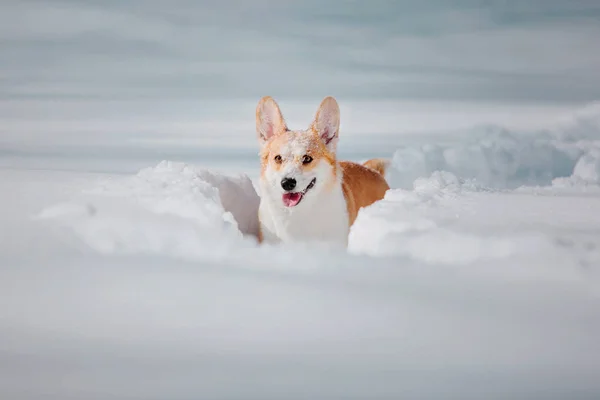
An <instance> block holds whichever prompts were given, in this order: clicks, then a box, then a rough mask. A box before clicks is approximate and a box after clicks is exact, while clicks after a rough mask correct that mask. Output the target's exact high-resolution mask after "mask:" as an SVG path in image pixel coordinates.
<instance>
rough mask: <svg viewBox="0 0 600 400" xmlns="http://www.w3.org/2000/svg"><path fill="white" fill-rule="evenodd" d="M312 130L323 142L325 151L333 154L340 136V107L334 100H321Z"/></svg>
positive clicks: (329, 98) (327, 98)
mask: <svg viewBox="0 0 600 400" xmlns="http://www.w3.org/2000/svg"><path fill="white" fill-rule="evenodd" d="M312 129H313V130H314V131H315V132H316V133H317V135H319V137H320V138H321V140H323V143H325V146H327V149H328V150H329V151H331V152H335V150H336V147H337V142H338V139H339V135H340V133H339V131H340V107H339V106H338V103H337V101H336V100H335V98H333V97H331V96H328V97H325V98H324V99H323V101H322V102H321V105H320V106H319V109H318V110H317V115H316V116H315V121H314V122H313V125H312Z"/></svg>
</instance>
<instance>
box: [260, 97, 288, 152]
mask: <svg viewBox="0 0 600 400" xmlns="http://www.w3.org/2000/svg"><path fill="white" fill-rule="evenodd" d="M287 129H288V128H287V125H286V124H285V120H284V119H283V115H281V111H280V110H279V106H278V105H277V103H276V102H275V100H273V98H272V97H271V96H265V97H263V98H262V99H260V101H259V102H258V105H257V106H256V133H257V135H258V141H259V142H260V143H261V145H262V144H265V143H266V142H267V141H268V140H269V139H271V138H272V137H273V136H275V135H279V134H280V133H282V132H285V131H287Z"/></svg>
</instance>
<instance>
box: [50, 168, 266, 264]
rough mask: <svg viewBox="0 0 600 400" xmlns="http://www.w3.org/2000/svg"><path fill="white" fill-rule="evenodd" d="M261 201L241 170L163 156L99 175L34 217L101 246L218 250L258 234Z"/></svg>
mask: <svg viewBox="0 0 600 400" xmlns="http://www.w3.org/2000/svg"><path fill="white" fill-rule="evenodd" d="M258 203H259V197H258V195H257V194H256V191H255V190H254V187H253V185H252V182H251V181H250V179H249V178H248V177H247V176H245V175H240V176H237V177H230V176H225V175H219V174H215V173H212V172H211V171H207V170H204V169H198V168H195V167H193V166H190V165H187V164H185V163H176V162H169V161H163V162H161V163H159V164H158V165H157V166H156V167H153V168H145V169H143V170H141V171H140V172H139V173H138V174H136V175H134V176H131V177H113V178H110V179H107V180H104V181H101V182H98V185H97V186H95V187H94V188H93V189H89V190H86V191H85V192H84V193H82V195H81V196H80V197H78V198H77V199H73V200H72V201H70V202H68V203H63V204H58V205H55V206H52V207H49V208H46V209H44V210H43V211H42V212H41V213H40V214H39V217H40V218H41V219H45V220H50V219H51V220H55V221H58V222H59V223H61V224H62V225H63V226H66V227H68V228H70V229H72V230H73V231H74V232H75V233H76V234H77V236H78V237H79V238H81V239H82V240H83V241H84V242H85V243H86V244H88V245H89V246H90V247H91V248H92V249H94V250H96V251H99V252H101V253H125V254H132V253H150V254H170V255H175V256H182V257H186V258H195V257H197V256H199V255H202V256H207V255H211V256H212V257H219V256H221V255H223V254H224V253H226V252H227V251H229V250H228V249H230V248H231V246H232V245H233V244H234V243H236V244H237V245H238V246H239V245H240V243H238V242H244V237H253V236H255V235H256V233H257V231H258V217H257V215H258V213H257V210H258Z"/></svg>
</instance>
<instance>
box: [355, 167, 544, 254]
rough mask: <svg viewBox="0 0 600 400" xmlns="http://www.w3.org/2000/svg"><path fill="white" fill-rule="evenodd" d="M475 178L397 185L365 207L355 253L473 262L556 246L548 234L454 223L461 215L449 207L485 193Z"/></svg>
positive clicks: (438, 175) (445, 176) (444, 176)
mask: <svg viewBox="0 0 600 400" xmlns="http://www.w3.org/2000/svg"><path fill="white" fill-rule="evenodd" d="M486 192H487V190H486V191H482V190H480V188H478V187H477V186H476V185H474V184H473V183H472V182H469V181H464V180H461V179H459V178H457V177H456V176H455V175H454V174H452V173H449V172H444V171H441V172H439V171H438V172H434V173H433V174H432V175H431V176H430V177H429V178H418V179H416V180H415V181H414V183H413V190H412V191H407V190H403V189H392V190H390V191H388V192H387V193H386V196H385V198H384V199H383V200H382V201H379V202H376V203H374V204H373V205H371V206H369V207H366V208H363V209H361V210H360V212H359V215H358V217H357V219H356V221H355V223H354V225H353V226H352V229H351V232H350V236H349V245H348V249H349V251H350V252H351V253H354V254H367V255H370V256H403V257H408V258H410V259H412V260H415V261H420V262H424V263H427V264H436V263H437V264H448V265H452V264H454V265H456V264H471V263H474V262H476V261H486V260H492V259H504V258H508V257H511V256H515V255H518V256H525V257H531V256H532V255H535V252H538V251H543V250H542V249H545V250H546V251H551V250H552V249H553V247H554V246H553V244H552V243H551V240H549V238H548V237H544V236H540V235H539V234H535V233H520V234H518V235H517V234H514V233H508V234H507V233H495V232H488V233H486V234H482V233H481V232H469V231H465V230H460V229H459V230H457V229H456V228H455V226H456V222H457V220H459V219H460V215H459V214H457V213H449V214H448V213H446V211H447V210H449V209H457V208H458V209H459V210H460V209H461V208H467V209H468V208H469V202H470V199H469V198H468V197H464V196H463V195H464V194H477V193H480V194H482V195H485V193H486Z"/></svg>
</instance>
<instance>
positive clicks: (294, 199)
mask: <svg viewBox="0 0 600 400" xmlns="http://www.w3.org/2000/svg"><path fill="white" fill-rule="evenodd" d="M301 198H302V193H300V192H296V193H284V195H283V204H285V206H286V207H294V206H295V205H296V204H298V203H300V199H301Z"/></svg>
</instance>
